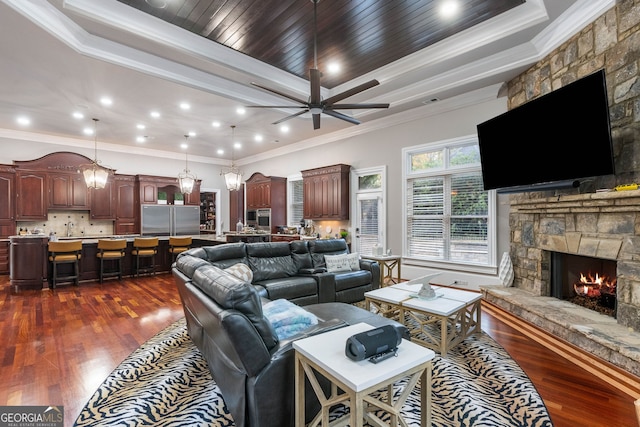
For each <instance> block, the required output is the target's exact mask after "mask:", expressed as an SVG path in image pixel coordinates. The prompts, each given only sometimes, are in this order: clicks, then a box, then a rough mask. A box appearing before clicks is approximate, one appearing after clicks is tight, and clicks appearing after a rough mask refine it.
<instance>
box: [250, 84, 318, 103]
mask: <svg viewBox="0 0 640 427" xmlns="http://www.w3.org/2000/svg"><path fill="white" fill-rule="evenodd" d="M251 84H252V85H253V86H255V87H259V88H260V89H264V90H266V91H268V92H271V93H275V94H276V95H280V96H282V97H283V98H287V99H290V100H292V101H294V102H297V103H299V104H303V105H306V104H307V103H306V101H303V100H301V99H298V98H296V97H293V96H291V95H287V94H286V93H282V92H279V91H277V90H275V89H269V88H268V87H264V86H262V85H259V84H258V83H255V82H251Z"/></svg>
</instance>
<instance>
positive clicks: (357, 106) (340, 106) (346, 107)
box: [327, 104, 389, 110]
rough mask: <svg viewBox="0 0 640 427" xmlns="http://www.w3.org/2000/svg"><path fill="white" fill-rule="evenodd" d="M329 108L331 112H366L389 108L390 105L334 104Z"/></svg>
mask: <svg viewBox="0 0 640 427" xmlns="http://www.w3.org/2000/svg"><path fill="white" fill-rule="evenodd" d="M327 108H330V109H331V110H359V109H363V110H364V109H367V108H389V104H333V105H331V106H327Z"/></svg>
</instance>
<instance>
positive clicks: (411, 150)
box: [402, 134, 498, 275]
mask: <svg viewBox="0 0 640 427" xmlns="http://www.w3.org/2000/svg"><path fill="white" fill-rule="evenodd" d="M470 143H475V144H477V143H478V136H477V135H475V134H473V135H467V136H462V137H458V138H452V139H448V140H444V141H437V142H432V143H427V144H421V145H415V146H412V147H404V148H403V149H402V195H403V196H402V230H403V233H402V262H403V264H406V265H414V266H418V267H431V268H437V269H444V270H456V271H468V272H473V273H481V274H492V275H495V274H497V272H498V266H497V253H496V252H497V241H498V240H497V223H496V216H497V212H498V209H497V208H498V207H497V204H496V200H497V198H496V192H495V190H491V191H489V192H488V201H487V203H488V204H489V206H490V212H489V217H488V227H489V233H488V235H487V244H488V251H489V254H488V255H489V260H488V264H487V265H486V266H481V265H468V264H461V263H457V262H451V261H429V260H424V259H418V258H413V257H409V256H407V246H408V244H409V242H408V238H407V232H406V230H407V227H408V223H407V199H406V197H407V191H408V188H407V180H408V179H413V178H419V177H422V176H434V175H442V174H443V173H447V174H448V173H450V172H455V173H462V172H465V171H467V170H468V171H476V170H477V167H476V166H474V167H469V166H466V165H463V166H453V167H449V168H447V169H443V168H438V169H436V168H434V169H431V170H429V172H427V173H425V172H423V171H421V172H413V173H412V172H410V170H411V161H410V157H411V155H412V154H415V153H422V152H424V151H425V150H437V149H440V148H444V147H453V146H456V145H468V144H470Z"/></svg>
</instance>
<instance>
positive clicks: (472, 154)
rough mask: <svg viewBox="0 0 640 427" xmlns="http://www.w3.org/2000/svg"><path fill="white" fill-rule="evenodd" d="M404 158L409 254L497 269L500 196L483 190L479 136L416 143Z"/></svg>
mask: <svg viewBox="0 0 640 427" xmlns="http://www.w3.org/2000/svg"><path fill="white" fill-rule="evenodd" d="M403 157H404V158H405V159H406V162H405V171H404V174H405V189H406V191H405V202H406V205H405V215H404V217H405V219H406V226H405V230H406V235H405V242H404V254H403V256H404V257H406V258H407V259H409V260H413V261H415V262H416V263H417V264H424V265H430V266H437V264H440V266H441V267H443V268H447V267H448V268H456V269H464V270H472V271H479V272H488V271H487V270H486V268H491V269H494V268H495V259H496V256H495V253H494V252H495V250H494V249H493V246H494V245H493V242H494V241H495V238H494V233H495V232H494V229H495V225H494V221H492V220H491V218H492V217H493V212H494V211H495V201H494V200H495V197H494V192H488V191H484V189H483V184H482V170H481V166H480V153H479V149H478V144H477V139H476V138H475V137H468V138H462V139H457V140H451V141H446V142H444V143H440V144H429V145H424V146H420V147H413V148H409V149H405V150H403ZM443 264H449V265H448V266H444V265H443ZM451 264H456V266H455V267H454V266H452V265H451Z"/></svg>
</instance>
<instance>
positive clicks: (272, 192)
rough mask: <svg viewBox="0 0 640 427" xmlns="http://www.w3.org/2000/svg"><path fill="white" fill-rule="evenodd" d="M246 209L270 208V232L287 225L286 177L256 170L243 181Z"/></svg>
mask: <svg viewBox="0 0 640 427" xmlns="http://www.w3.org/2000/svg"><path fill="white" fill-rule="evenodd" d="M245 191H246V194H247V196H246V199H247V210H255V209H271V232H272V233H275V230H276V227H277V226H282V225H287V179H286V178H282V177H279V176H265V175H263V174H261V173H260V172H256V173H254V174H253V175H251V177H250V178H249V179H247V181H246V182H245Z"/></svg>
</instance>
